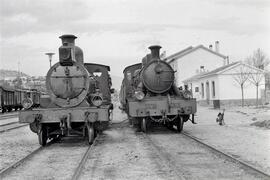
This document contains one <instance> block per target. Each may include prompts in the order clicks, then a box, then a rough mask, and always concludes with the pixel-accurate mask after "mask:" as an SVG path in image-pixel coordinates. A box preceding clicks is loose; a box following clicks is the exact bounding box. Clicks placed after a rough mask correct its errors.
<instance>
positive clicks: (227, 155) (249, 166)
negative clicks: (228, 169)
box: [181, 132, 270, 179]
mask: <svg viewBox="0 0 270 180" xmlns="http://www.w3.org/2000/svg"><path fill="white" fill-rule="evenodd" d="M181 134H182V135H185V136H187V137H189V138H191V139H193V140H195V141H197V142H198V143H200V144H203V145H204V146H206V147H207V148H209V149H210V150H212V151H214V152H216V153H219V154H221V155H223V156H224V157H225V158H229V159H230V160H231V161H233V162H235V163H238V164H240V165H242V166H244V167H246V168H247V169H249V170H251V171H253V172H254V173H258V174H259V175H261V176H262V177H263V178H265V179H270V175H269V174H267V173H266V172H264V171H263V170H260V169H257V168H256V167H254V166H252V165H251V164H249V163H247V162H244V161H243V160H241V159H239V158H236V157H233V156H232V155H230V154H228V153H226V152H223V151H222V150H219V149H217V148H216V147H214V146H213V145H210V144H207V143H205V142H203V141H201V140H200V139H198V138H196V137H194V136H192V135H190V134H188V133H185V132H182V133H181Z"/></svg>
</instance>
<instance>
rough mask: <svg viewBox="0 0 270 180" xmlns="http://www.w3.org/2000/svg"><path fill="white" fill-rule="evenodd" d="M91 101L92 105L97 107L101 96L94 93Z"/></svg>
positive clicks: (101, 99) (100, 101) (99, 104)
mask: <svg viewBox="0 0 270 180" xmlns="http://www.w3.org/2000/svg"><path fill="white" fill-rule="evenodd" d="M91 102H92V103H93V104H94V106H96V107H99V106H101V104H102V102H103V98H102V97H101V96H99V95H94V96H93V97H92V99H91Z"/></svg>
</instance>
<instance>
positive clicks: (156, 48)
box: [149, 45, 161, 59]
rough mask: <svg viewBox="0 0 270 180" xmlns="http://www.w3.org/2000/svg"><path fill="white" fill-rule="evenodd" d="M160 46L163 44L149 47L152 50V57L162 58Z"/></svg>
mask: <svg viewBox="0 0 270 180" xmlns="http://www.w3.org/2000/svg"><path fill="white" fill-rule="evenodd" d="M160 48H161V46H159V45H154V46H150V47H149V49H150V50H151V56H152V59H160V57H159V50H160Z"/></svg>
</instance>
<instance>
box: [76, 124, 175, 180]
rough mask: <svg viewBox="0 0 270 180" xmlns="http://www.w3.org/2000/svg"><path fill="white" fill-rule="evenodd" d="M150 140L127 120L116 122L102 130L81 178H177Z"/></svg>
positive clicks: (136, 179) (156, 179) (152, 179)
mask: <svg viewBox="0 0 270 180" xmlns="http://www.w3.org/2000/svg"><path fill="white" fill-rule="evenodd" d="M148 143H149V142H148V141H147V140H146V139H145V138H144V137H143V136H142V134H140V133H135V132H134V129H132V128H130V127H129V126H128V122H127V121H126V122H125V123H124V124H113V125H112V127H111V128H110V129H108V130H106V131H104V133H103V134H101V136H100V138H99V139H98V141H97V145H96V146H95V147H94V148H93V151H92V153H91V154H90V156H89V157H88V160H87V162H86V164H85V168H84V169H83V171H82V174H81V176H80V179H94V180H95V179H116V180H119V179H120V180H121V179H132V180H133V179H134V180H141V179H150V180H159V179H168V180H170V179H171V180H172V179H175V174H174V172H173V171H171V169H169V168H168V166H167V164H164V163H163V161H162V160H161V159H160V157H159V156H158V155H157V153H156V152H155V151H154V149H153V147H152V146H149V145H148ZM177 179H179V178H177Z"/></svg>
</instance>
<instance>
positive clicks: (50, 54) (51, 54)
mask: <svg viewBox="0 0 270 180" xmlns="http://www.w3.org/2000/svg"><path fill="white" fill-rule="evenodd" d="M45 54H46V55H48V57H49V61H50V68H51V67H52V56H53V55H54V54H55V53H45Z"/></svg>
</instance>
